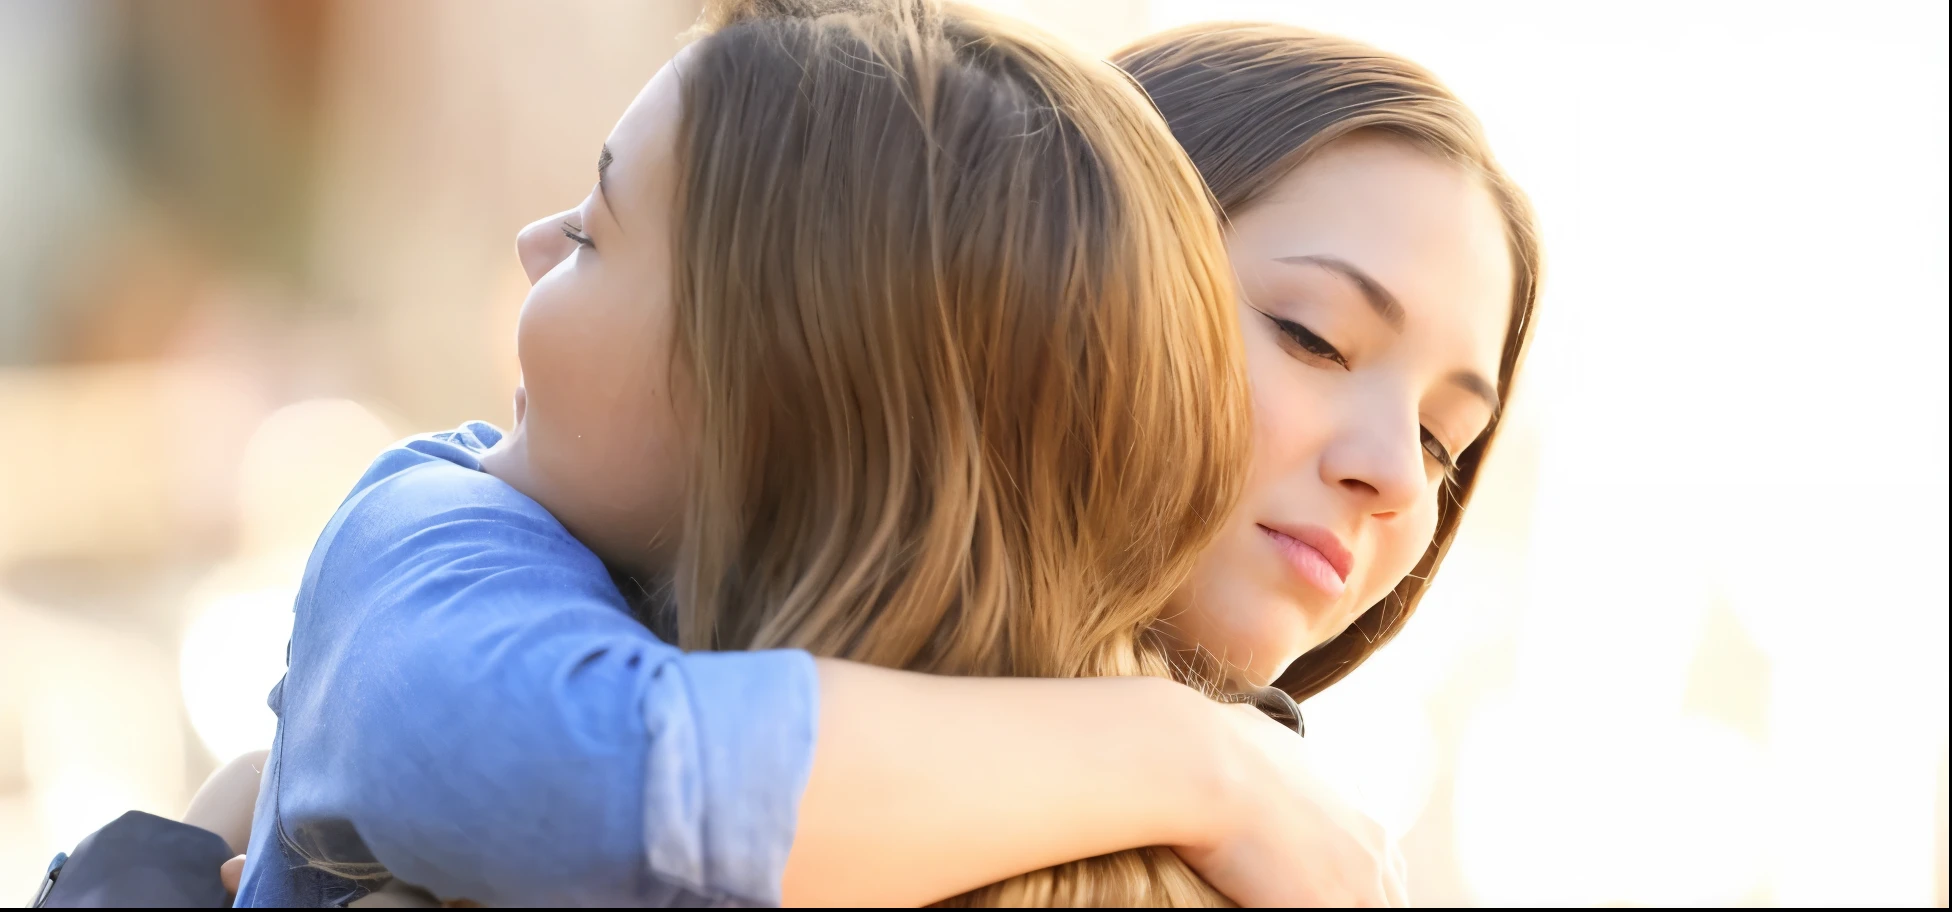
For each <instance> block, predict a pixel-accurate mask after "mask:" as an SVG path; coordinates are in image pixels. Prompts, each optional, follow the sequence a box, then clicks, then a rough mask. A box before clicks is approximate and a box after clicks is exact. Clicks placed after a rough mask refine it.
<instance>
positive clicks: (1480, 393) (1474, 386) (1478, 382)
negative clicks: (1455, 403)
mask: <svg viewBox="0 0 1952 912" xmlns="http://www.w3.org/2000/svg"><path fill="white" fill-rule="evenodd" d="M1444 381H1445V382H1447V383H1450V384H1452V385H1454V386H1458V387H1462V388H1463V389H1464V390H1465V391H1467V392H1470V393H1472V394H1474V395H1476V396H1477V397H1478V398H1479V399H1483V400H1484V404H1485V405H1487V406H1490V407H1491V417H1492V418H1493V419H1494V420H1495V419H1496V418H1497V417H1498V413H1499V411H1501V410H1502V409H1503V408H1504V403H1503V402H1501V401H1499V399H1498V388H1497V387H1495V386H1492V385H1491V381H1489V380H1486V379H1484V375H1482V374H1480V373H1478V372H1477V371H1469V370H1459V371H1451V372H1450V375H1449V376H1447V377H1445V378H1444Z"/></svg>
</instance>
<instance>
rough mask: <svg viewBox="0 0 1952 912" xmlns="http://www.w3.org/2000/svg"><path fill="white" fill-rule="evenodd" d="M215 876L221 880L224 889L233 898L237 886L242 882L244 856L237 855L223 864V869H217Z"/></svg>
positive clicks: (235, 894)
mask: <svg viewBox="0 0 1952 912" xmlns="http://www.w3.org/2000/svg"><path fill="white" fill-rule="evenodd" d="M217 876H218V877H219V878H220V879H222V880H223V882H224V889H225V890H226V891H228V892H229V893H230V895H231V896H232V897H233V898H235V897H236V896H237V885H238V884H239V883H241V882H242V881H243V880H244V856H242V855H239V856H237V857H236V858H233V859H231V860H229V861H226V862H224V865H223V867H220V868H218V869H217Z"/></svg>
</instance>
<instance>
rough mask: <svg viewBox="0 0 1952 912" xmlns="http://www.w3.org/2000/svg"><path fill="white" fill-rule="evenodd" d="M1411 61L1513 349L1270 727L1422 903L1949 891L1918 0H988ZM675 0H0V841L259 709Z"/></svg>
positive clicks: (1906, 899) (1930, 244)
mask: <svg viewBox="0 0 1952 912" xmlns="http://www.w3.org/2000/svg"><path fill="white" fill-rule="evenodd" d="M987 5H990V6H994V7H997V8H999V9H1001V10H1003V11H1006V12H1013V13H1016V14H1019V15H1022V16H1025V17H1027V18H1031V19H1033V20H1035V21H1038V22H1040V23H1042V24H1043V25H1045V26H1046V27H1047V28H1050V29H1052V30H1053V31H1056V32H1058V33H1060V34H1063V35H1065V36H1067V37H1069V38H1071V39H1072V40H1074V41H1076V42H1078V43H1079V44H1081V45H1083V46H1085V47H1086V48H1088V49H1090V50H1092V51H1095V52H1099V53H1105V52H1109V51H1111V50H1112V49H1114V48H1116V47H1118V46H1119V45H1121V44H1123V43H1124V42H1126V41H1128V40H1130V39H1132V38H1134V37H1137V36H1139V35H1142V34H1144V33H1146V32H1148V31H1151V30H1154V29H1158V28H1164V27H1168V26H1173V25H1179V24H1183V23H1187V22H1193V21H1199V20H1204V19H1215V18H1243V19H1271V20H1283V21H1288V22H1294V23H1299V24H1304V25H1308V26H1312V27H1316V28H1320V29H1323V30H1327V31H1332V32H1338V33H1342V34H1346V35H1349V36H1351V37H1355V38H1359V39H1363V40H1366V41H1369V42H1371V43H1374V44H1377V45H1379V46H1381V47H1383V48H1386V49H1389V50H1392V51H1396V52H1400V53H1403V54H1406V55H1408V56H1410V57H1412V58H1414V59H1416V60H1419V61H1421V62H1422V63H1424V64H1426V65H1428V66H1429V67H1431V68H1433V69H1434V70H1436V71H1437V72H1438V73H1439V74H1441V75H1443V76H1444V77H1445V78H1446V79H1447V81H1449V82H1450V84H1451V85H1452V86H1453V88H1455V89H1456V90H1457V91H1458V92H1459V93H1460V94H1461V95H1462V96H1463V97H1464V99H1465V100H1466V101H1467V102H1469V103H1470V104H1471V105H1472V106H1473V107H1474V108H1475V109H1476V110H1477V111H1478V113H1479V114H1480V115H1481V116H1482V118H1483V120H1484V121H1485V123H1486V125H1487V127H1488V129H1489V132H1490V134H1491V137H1492V139H1493V142H1494V145H1495V146H1496V147H1497V148H1498V149H1499V151H1500V154H1501V156H1502V158H1503V159H1504V161H1505V162H1506V163H1507V164H1508V165H1509V167H1510V170H1511V171H1512V172H1513V173H1514V174H1515V175H1516V177H1517V178H1518V180H1519V181H1520V182H1521V183H1522V184H1524V185H1525V186H1526V188H1527V189H1528V190H1529V191H1530V192H1531V194H1532V195H1533V197H1534V198H1535V200H1536V201H1537V204H1538V208H1539V211H1540V213H1541V216H1542V219H1543V221H1544V226H1545V238H1546V247H1547V251H1548V262H1549V267H1550V269H1549V275H1548V284H1547V286H1546V293H1545V300H1544V305H1543V312H1542V319H1541V321H1540V324H1539V329H1538V336H1537V341H1536V344H1535V346H1534V354H1533V355H1532V357H1531V361H1530V364H1529V366H1528V373H1527V374H1526V375H1525V376H1524V377H1523V379H1522V380H1521V382H1520V389H1519V392H1518V395H1517V398H1516V400H1515V402H1514V404H1513V406H1512V408H1511V410H1510V418H1509V420H1508V425H1507V428H1508V429H1507V431H1506V433H1505V436H1504V438H1503V439H1502V440H1501V443H1500V447H1499V450H1498V452H1497V453H1496V455H1495V457H1494V460H1493V462H1492V463H1491V465H1490V467H1489V469H1488V471H1489V476H1488V477H1487V478H1486V480H1485V482H1484V483H1483V485H1482V487H1481V490H1480V493H1479V495H1478V497H1477V501H1476V503H1475V505H1474V507H1473V513H1472V515H1471V516H1470V518H1469V519H1468V520H1467V522H1466V525H1465V530H1464V532H1463V534H1462V536H1461V538H1460V539H1459V541H1458V544H1457V545H1456V547H1455V549H1454V551H1453V552H1452V556H1451V557H1450V559H1449V561H1448V563H1447V564H1446V566H1445V568H1444V571H1443V573H1442V575H1441V577H1440V578H1439V581H1438V583H1437V584H1436V586H1435V588H1434V589H1433V591H1432V593H1431V595H1430V597H1429V598H1428V599H1427V600H1426V601H1425V602H1424V606H1423V608H1422V609H1421V611H1420V613H1419V616H1418V618H1417V619H1416V621H1415V622H1414V623H1412V624H1410V625H1409V627H1408V628H1407V630H1406V632H1405V633H1404V634H1403V635H1402V637H1401V638H1400V639H1399V640H1398V641H1397V642H1396V643H1395V644H1393V645H1392V646H1391V647H1390V648H1388V649H1386V650H1384V651H1383V652H1382V653H1381V654H1380V655H1379V656H1378V657H1377V658H1376V659H1374V660H1373V661H1372V662H1371V663H1370V664H1369V665H1368V666H1367V667H1365V668H1364V669H1363V670H1362V671H1361V672H1360V673H1358V674H1356V675H1355V676H1354V677H1352V678H1351V679H1350V680H1349V681H1347V682H1346V683H1344V684H1342V685H1340V686H1338V687H1337V688H1336V689H1334V690H1332V691H1330V692H1329V693H1327V694H1325V695H1323V696H1321V697H1319V698H1317V699H1316V700H1314V701H1312V702H1311V704H1310V706H1309V729H1310V737H1309V740H1310V742H1311V744H1312V745H1313V747H1314V749H1315V750H1317V751H1318V752H1320V754H1321V756H1322V757H1323V761H1324V763H1326V764H1327V765H1328V766H1329V768H1330V769H1331V770H1332V771H1333V772H1334V774H1335V776H1336V778H1337V779H1338V780H1339V781H1340V782H1342V783H1343V785H1344V787H1345V788H1347V789H1348V790H1349V792H1350V794H1351V795H1352V796H1353V797H1354V799H1355V800H1356V801H1357V803H1358V804H1360V805H1362V806H1364V807H1366V808H1368V809H1369V810H1370V811H1371V813H1373V814H1374V815H1375V816H1377V817H1378V818H1379V819H1380V820H1382V821H1384V823H1385V824H1387V825H1388V826H1390V827H1391V828H1392V829H1393V830H1394V831H1396V832H1397V833H1398V834H1399V835H1400V836H1401V837H1402V839H1403V841H1404V846H1405V851H1406V854H1407V855H1408V858H1409V860H1410V863H1411V871H1412V882H1411V887H1412V895H1413V898H1414V899H1415V900H1416V901H1417V902H1418V903H1419V904H1426V905H1444V904H1478V905H1506V904H1529V905H1643V904H1658V905H1695V904H1702V905H1848V906H1859V905H1939V906H1943V905H1945V904H1946V858H1947V844H1946V765H1947V748H1946V745H1947V715H1948V712H1947V705H1946V704H1947V692H1948V671H1947V630H1946V626H1947V615H1948V599H1947V591H1946V585H1947V577H1948V574H1947V558H1946V553H1947V548H1946V545H1947V542H1946V537H1947V515H1946V511H1947V500H1948V497H1947V474H1948V473H1947V468H1948V466H1947V455H1946V454H1947V444H1948V439H1947V401H1946V399H1947V388H1948V378H1947V342H1946V338H1947V332H1946V330H1947V326H1946V323H1947V310H1948V304H1947V287H1946V275H1947V268H1946V247H1947V245H1946V241H1947V238H1946V233H1947V212H1946V203H1947V187H1946V173H1947V160H1946V147H1947V125H1946V108H1947V105H1946V102H1947V99H1946V87H1947V62H1946V25H1947V23H1946V9H1945V7H1944V5H1943V4H1935V3H1924V2H1918V3H1893V2H1855V3H1838V2H1828V3H1782V2H1772V3H1761V2H1756V3H1695V2H1689V3H1682V2H1678V0H1642V2H1638V3H1632V4H1605V5H1600V4H1560V3H1548V2H1537V3H1517V2H1511V3H1506V2H1477V3H1455V2H1427V3H1417V2H1402V0H1396V2H1378V0H1363V2H1354V0H1342V2H1277V0H1063V2H1058V3H1053V2H1032V0H991V2H990V3H988V4H987ZM695 9H696V3H695V2H694V0H559V2H550V3H543V2H518V0H407V2H390V0H276V2H273V0H176V2H169V3H163V2H136V0H91V2H78V0H0V888H5V887H6V885H7V884H9V883H11V884H16V885H18V888H19V889H20V890H21V892H22V894H23V895H24V894H25V893H26V892H27V890H28V889H29V888H30V887H31V886H32V885H33V883H34V882H35V880H36V878H37V877H38V876H39V874H40V872H41V870H42V868H43V867H44V866H45V864H46V862H47V859H48V857H49V856H50V855H51V854H52V853H53V852H55V851H57V850H65V849H67V848H70V847H72V845H73V843H74V841H75V840H76V839H78V838H79V837H80V836H82V835H84V834H85V833H87V832H88V831H90V830H92V829H93V828H95V827H97V826H99V825H101V824H102V823H105V822H107V821H108V820H109V819H111V818H112V817H114V816H115V815H116V814H118V813H120V812H121V811H123V810H126V809H129V808H141V809H145V810H150V811H153V812H156V813H161V814H166V815H176V814H179V813H180V812H181V811H182V809H183V807H184V805H185V803H186V802H187V800H188V797H189V795H190V794H191V793H192V792H193V791H194V789H195V787H196V785H197V784H198V783H199V782H200V781H201V780H202V778H203V777H204V776H205V775H206V774H207V773H209V772H210V771H211V770H212V769H213V768H214V767H215V765H216V764H218V763H220V762H222V761H224V760H226V759H229V758H230V757H233V756H235V755H237V754H239V753H242V752H244V751H247V750H250V749H253V748H256V747H260V746H265V745H267V744H268V739H269V736H270V733H271V730H272V725H273V720H272V718H271V715H270V713H269V711H268V710H266V709H265V707H264V699H265V694H266V692H267V691H268V689H269V688H270V686H271V684H272V683H273V682H274V681H275V680H276V679H277V677H278V675H279V674H280V673H281V671H282V666H283V650H282V646H283V642H284V639H285V636H286V632H287V630H288V629H289V624H290V615H289V611H290V600H291V597H292V593H293V591H294V589H295V587H296V583H297V580H298V577H299V573H300V570H301V569H302V565H303V561H304V557H305V554H306V552H307V550H308V548H309V547H310V545H311V543H312V540H313V538H314V537H315V536H316V535H317V533H318V531H319V529H321V528H322V527H323V525H324V522H325V520H326V518H327V517H328V516H329V515H330V513H331V512H332V510H333V508H334V506H335V505H336V504H337V502H338V500H339V498H340V497H341V496H342V495H343V494H344V492H345V491H346V490H347V489H348V487H349V486H350V485H351V483H352V481H353V480H354V479H355V478H356V477H357V476H358V475H359V473H360V471H361V470H362V469H363V467H364V466H365V464H366V463H367V461H368V460H369V459H370V458H371V457H372V455H373V454H374V453H375V452H376V451H377V450H379V449H380V448H382V447H384V446H385V445H386V444H387V443H388V442H389V441H390V440H392V439H394V438H396V437H398V436H402V435H405V434H407V433H412V432H419V431H426V430H434V429H442V428H447V427H452V426H453V425H455V424H458V423H459V422H461V421H463V420H466V419H470V418H485V419H489V420H493V421H496V422H498V423H503V424H505V423H506V422H507V421H508V416H509V414H510V406H509V397H510V393H511V391H512V389H513V387H514V386H515V384H516V382H517V370H516V365H515V361H514V354H513V344H512V341H513V328H514V316H515V314H516V311H517V309H518V308H519V306H520V304H521V300H522V297H523V294H524V292H525V288H526V283H525V282H524V280H523V277H522V272H521V269H520V268H519V266H518V265H517V264H516V261H515V257H514V256H513V250H512V243H513V237H514V233H515V231H516V229H517V228H518V227H520V226H521V225H523V224H524V223H526V222H528V221H530V220H532V219H534V218H538V217H540V216H542V215H544V214H547V213H550V212H554V211H557V210H559V209H563V208H567V207H568V206H571V205H573V204H574V203H575V202H576V201H577V200H578V199H580V198H581V196H582V195H583V194H584V193H585V192H586V191H587V189H588V185H589V183H590V168H591V162H592V159H593V157H594V154H595V151H596V149H597V147H598V145H599V144H600V142H601V141H602V139H603V137H604V136H605V134H606V133H607V132H608V130H609V128H610V126H611V124H612V122H613V121H614V119H615V118H616V116H617V115H618V114H619V113H620V112H621V111H622V110H623V108H624V106H625V105H626V104H627V103H628V102H629V100H630V99H631V98H632V97H633V96H634V95H635V94H636V92H637V91H638V89H639V88H640V87H641V86H642V84H643V83H644V81H645V80H646V79H648V78H649V77H650V75H651V74H652V73H653V72H654V71H655V70H656V69H657V68H658V67H659V66H660V65H661V64H662V63H663V62H664V60H665V59H667V58H668V57H669V55H670V54H671V53H672V52H673V51H674V50H675V48H676V47H677V41H676V35H677V34H678V33H679V32H680V31H681V30H682V29H683V28H684V27H685V26H686V25H687V24H688V23H689V21H690V19H691V16H692V14H693V13H694V12H695Z"/></svg>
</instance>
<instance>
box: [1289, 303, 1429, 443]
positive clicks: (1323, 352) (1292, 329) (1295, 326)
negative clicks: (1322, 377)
mask: <svg viewBox="0 0 1952 912" xmlns="http://www.w3.org/2000/svg"><path fill="white" fill-rule="evenodd" d="M1261 316H1264V317H1266V318H1268V320H1269V321H1271V322H1273V323H1274V328H1275V329H1278V330H1280V331H1281V334H1282V335H1284V336H1287V337H1288V340H1289V341H1291V342H1293V343H1294V344H1295V345H1297V346H1300V348H1301V349H1302V350H1303V351H1305V352H1307V353H1309V354H1311V355H1314V356H1315V357H1317V358H1321V359H1322V360H1324V361H1328V362H1330V363H1332V364H1335V365H1336V366H1338V367H1340V368H1342V369H1343V370H1350V369H1351V368H1350V367H1349V359H1348V358H1345V357H1343V356H1342V353H1341V352H1339V351H1336V350H1335V346H1333V345H1330V344H1329V343H1328V340H1327V339H1324V338H1322V337H1321V336H1318V335H1315V333H1314V331H1313V330H1310V329H1309V328H1308V327H1306V326H1303V325H1301V324H1300V323H1296V322H1294V321H1293V320H1283V319H1281V318H1280V317H1277V316H1275V315H1273V314H1271V313H1263V314H1261ZM1417 435H1418V437H1419V438H1420V442H1421V443H1422V444H1423V451H1424V452H1425V453H1428V454H1430V458H1432V459H1435V460H1436V461H1437V465H1438V467H1440V468H1442V469H1443V470H1444V480H1445V481H1453V482H1454V481H1456V480H1457V460H1456V459H1455V458H1454V457H1452V456H1451V454H1450V450H1448V449H1446V448H1445V447H1444V444H1443V442H1442V441H1440V440H1438V439H1437V435H1435V434H1432V433H1430V429H1429V428H1426V427H1419V428H1417Z"/></svg>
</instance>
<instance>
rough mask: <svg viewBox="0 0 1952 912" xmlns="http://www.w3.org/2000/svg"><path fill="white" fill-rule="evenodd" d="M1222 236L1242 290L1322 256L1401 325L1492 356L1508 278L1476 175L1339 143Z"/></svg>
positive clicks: (1388, 150)
mask: <svg viewBox="0 0 1952 912" xmlns="http://www.w3.org/2000/svg"><path fill="white" fill-rule="evenodd" d="M1232 228H1233V237H1232V238H1231V244H1230V248H1231V250H1232V252H1233V254H1234V257H1235V259H1236V265H1237V266H1238V267H1239V268H1240V270H1241V272H1242V275H1243V278H1244V279H1246V280H1247V281H1248V282H1249V284H1252V282H1253V278H1252V276H1253V274H1254V273H1256V272H1259V271H1261V270H1263V269H1264V268H1277V267H1279V266H1280V264H1279V263H1278V262H1277V261H1279V260H1282V259H1285V258H1294V257H1333V258H1336V259H1339V260H1341V261H1344V262H1347V263H1349V264H1351V265H1353V266H1355V267H1356V268H1358V269H1360V270H1361V271H1362V272H1364V273H1366V274H1367V275H1369V276H1371V277H1373V278H1374V279H1375V280H1376V281H1377V283H1379V284H1380V285H1382V286H1383V287H1385V288H1387V289H1388V291H1389V292H1390V293H1391V294H1392V295H1393V296H1394V297H1395V298H1396V299H1397V300H1398V301H1400V302H1401V303H1402V306H1403V310H1404V312H1405V317H1406V320H1407V322H1408V323H1409V324H1412V325H1414V324H1420V323H1421V324H1431V323H1435V324H1438V325H1441V326H1445V327H1455V328H1461V329H1465V330H1466V331H1467V332H1468V334H1469V335H1470V336H1473V337H1486V340H1485V341H1486V343H1487V344H1488V345H1490V347H1492V348H1493V349H1494V350H1497V349H1501V348H1502V340H1503V336H1504V333H1505V327H1506V323H1507V322H1508V320H1509V318H1510V309H1511V289H1512V283H1513V280H1514V275H1513V267H1512V262H1511V252H1510V242H1509V240H1508V238H1507V235H1506V226H1505V219H1504V215H1503V213H1502V212H1501V211H1500V209H1499V207H1498V203H1497V200H1496V198H1495V197H1494V196H1493V195H1492V193H1491V191H1490V190H1489V189H1488V188H1487V187H1485V185H1484V183H1483V181H1482V180H1481V179H1480V178H1479V177H1478V176H1477V175H1475V174H1473V173H1471V172H1470V171H1467V170H1466V169H1464V168H1461V167H1458V166H1456V165H1453V164H1450V163H1448V162H1444V161H1442V160H1440V159H1438V158H1436V157H1435V156H1433V155H1431V154H1429V153H1428V152H1425V151H1424V150H1422V149H1420V148H1418V147H1416V146H1414V145H1411V144H1410V143H1408V142H1405V141H1401V140H1396V139H1391V138H1388V137H1370V136H1354V137H1349V138H1346V139H1343V140H1339V141H1337V142H1335V143H1333V144H1331V145H1329V146H1328V147H1326V148H1324V149H1322V150H1321V151H1320V152H1318V153H1317V154H1316V155H1315V156H1313V157H1312V158H1310V159H1309V160H1308V161H1307V162H1305V163H1304V164H1302V166H1301V167H1299V168H1296V169H1295V170H1294V171H1293V172H1292V173H1290V174H1289V175H1287V176H1286V177H1285V178H1283V179H1282V180H1281V181H1280V182H1278V183H1277V184H1276V185H1275V186H1274V187H1273V188H1272V189H1271V190H1270V192H1269V193H1268V194H1267V196H1265V197H1264V198H1262V199H1261V200H1259V201H1257V202H1255V203H1254V204H1253V205H1251V206H1249V207H1247V208H1246V210H1245V211H1243V212H1241V213H1239V214H1238V215H1237V216H1236V217H1235V218H1234V219H1233V225H1232ZM1494 343H1495V344H1494ZM1479 347H1482V346H1479ZM1495 367H1496V364H1495V359H1494V363H1493V364H1492V368H1493V369H1494V370H1495Z"/></svg>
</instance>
